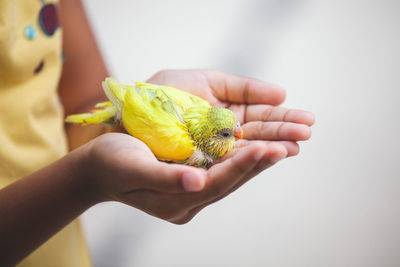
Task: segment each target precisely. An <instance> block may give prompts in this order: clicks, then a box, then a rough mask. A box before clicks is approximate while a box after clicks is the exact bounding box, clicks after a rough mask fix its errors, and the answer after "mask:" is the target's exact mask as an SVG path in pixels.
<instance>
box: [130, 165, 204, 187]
mask: <svg viewBox="0 0 400 267" xmlns="http://www.w3.org/2000/svg"><path fill="white" fill-rule="evenodd" d="M142 165H143V166H142V167H141V168H140V170H139V171H138V173H137V174H136V175H137V178H138V181H137V182H138V185H139V187H141V188H146V189H151V190H155V191H161V192H197V191H201V190H202V189H203V188H204V185H205V181H206V173H205V171H204V170H203V169H200V168H195V167H191V166H186V165H179V164H169V163H165V162H160V161H152V162H146V164H142Z"/></svg>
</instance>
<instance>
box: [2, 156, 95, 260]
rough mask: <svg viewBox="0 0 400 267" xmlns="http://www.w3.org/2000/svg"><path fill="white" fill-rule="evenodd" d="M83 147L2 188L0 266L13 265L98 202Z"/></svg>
mask: <svg viewBox="0 0 400 267" xmlns="http://www.w3.org/2000/svg"><path fill="white" fill-rule="evenodd" d="M83 150H84V148H81V149H80V150H76V151H73V152H71V153H70V154H68V155H67V156H66V157H64V158H62V159H60V160H58V161H56V162H55V163H53V164H51V165H49V166H47V167H46V168H43V169H41V170H39V171H37V172H35V173H33V174H31V175H29V176H27V177H24V178H22V179H21V180H19V181H17V182H15V183H13V184H11V185H9V186H7V187H5V188H3V189H2V190H0V218H1V219H0V237H1V238H0V251H1V254H2V256H1V257H0V266H11V265H14V264H16V263H17V262H18V261H20V260H22V259H23V258H24V257H26V256H27V255H28V254H29V253H30V252H32V251H33V250H35V249H36V248H37V247H39V246H40V245H41V244H42V243H44V242H45V241H46V240H47V239H49V238H50V237H51V236H52V235H54V234H55V233H57V232H58V231H60V230H61V229H62V228H63V227H64V226H66V225H67V224H68V223H70V222H71V221H72V220H73V219H75V218H76V217H77V216H79V215H80V214H81V213H82V212H83V211H85V210H86V209H87V208H89V207H90V206H92V205H94V204H95V203H96V200H95V197H94V194H93V193H91V189H90V184H89V183H88V182H87V181H88V179H87V177H85V175H84V173H82V171H81V170H82V168H81V167H80V164H81V162H82V160H83V159H82V157H83V154H84V153H83V152H82V151H83Z"/></svg>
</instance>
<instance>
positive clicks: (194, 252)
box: [83, 0, 400, 267]
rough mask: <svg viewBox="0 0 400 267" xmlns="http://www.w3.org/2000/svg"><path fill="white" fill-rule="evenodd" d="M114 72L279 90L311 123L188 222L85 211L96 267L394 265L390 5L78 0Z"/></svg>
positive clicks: (113, 209) (399, 43)
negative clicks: (216, 73) (271, 161)
mask: <svg viewBox="0 0 400 267" xmlns="http://www.w3.org/2000/svg"><path fill="white" fill-rule="evenodd" d="M84 4H85V8H86V10H87V12H88V15H89V17H90V20H91V24H92V26H93V29H94V31H95V33H96V35H97V38H98V41H99V44H100V47H101V49H102V52H103V55H104V57H105V60H106V62H107V63H108V66H109V70H110V73H111V74H112V75H113V76H115V77H116V78H117V79H118V80H121V81H125V82H129V81H133V80H139V81H140V80H142V81H144V80H146V79H147V78H149V77H150V76H151V75H152V74H154V73H155V72H157V71H158V70H161V69H165V68H178V69H181V68H216V69H220V70H223V71H226V72H231V73H235V74H240V75H246V76H250V77H255V78H258V79H261V80H265V81H269V82H272V83H275V84H279V85H282V86H283V87H285V88H286V90H287V100H286V101H285V103H284V106H287V107H291V108H300V109H306V110H310V111H312V112H314V114H315V115H316V118H317V121H316V124H315V126H314V127H313V136H312V138H311V140H310V141H308V142H305V143H302V144H301V152H300V155H299V156H297V157H294V158H290V159H287V160H285V161H283V162H280V163H278V164H277V165H276V166H274V167H273V168H271V169H269V170H267V171H265V172H263V173H262V174H260V175H259V176H257V177H255V178H254V179H253V180H251V181H250V182H248V183H247V184H245V185H244V186H243V187H242V188H240V189H239V190H238V191H236V192H235V193H233V194H232V195H230V196H228V197H226V198H225V199H223V200H221V201H219V202H217V203H216V204H214V205H212V206H210V207H208V208H206V209H205V210H203V211H202V212H200V214H198V215H197V217H195V218H194V219H193V221H191V222H190V223H188V224H186V225H181V226H178V225H173V224H170V223H167V222H164V221H161V220H159V219H156V218H153V217H151V216H149V215H147V214H145V213H143V212H141V211H138V210H135V209H133V208H130V207H128V206H125V205H122V204H117V203H103V204H100V205H97V206H95V207H93V208H91V209H90V210H88V211H87V212H86V213H85V214H84V215H83V220H84V228H85V231H86V236H87V240H88V243H89V246H90V250H91V254H92V257H93V261H94V263H95V266H98V267H102V266H141V267H142V266H304V267H306V266H307V267H310V266H312V267H313V266H341V267H343V266H352V267H356V266H360V267H361V266H362V267H368V266H383V267H389V266H393V267H394V266H400V231H399V230H400V194H399V192H400V181H399V178H400V163H399V156H398V151H399V150H400V139H399V132H400V126H399V123H400V119H399V115H400V112H399V111H400V110H399V107H398V105H399V104H398V102H399V100H400V93H399V91H400V86H399V84H400V73H399V70H400V51H399V48H400V30H399V26H400V2H399V1H396V0H393V1H389V0H387V1H378V0H376V1H362V0H359V1H345V0H342V1H316V0H314V1H311V0H310V1H301V0H268V1H266V0H263V1H262V0H229V1H228V0H224V1H212V0H203V1H183V0H181V1H178V0H175V1H161V0H158V1H156V0H147V1H123V0H114V1H106V0H85V1H84Z"/></svg>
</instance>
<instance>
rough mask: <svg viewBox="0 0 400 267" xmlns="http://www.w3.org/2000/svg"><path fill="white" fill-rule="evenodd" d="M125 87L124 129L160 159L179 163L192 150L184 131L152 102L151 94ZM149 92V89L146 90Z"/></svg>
mask: <svg viewBox="0 0 400 267" xmlns="http://www.w3.org/2000/svg"><path fill="white" fill-rule="evenodd" d="M140 89H141V90H139V93H137V92H136V89H133V88H129V89H128V90H127V92H126V94H125V99H124V107H123V110H122V118H123V119H122V122H123V124H124V127H125V129H126V130H127V131H128V132H129V133H130V134H131V135H133V136H135V137H136V138H138V139H140V140H142V141H143V142H144V143H145V144H146V145H147V146H149V148H150V149H151V151H152V152H153V153H154V155H155V156H156V157H157V158H159V159H162V160H171V161H181V160H185V159H187V158H188V157H189V156H190V155H191V154H192V153H193V151H194V150H195V147H194V144H193V141H192V139H191V137H190V135H189V133H188V130H187V128H186V126H185V124H183V123H182V122H181V121H179V119H178V118H177V117H176V116H175V115H174V114H173V113H170V112H167V111H165V110H164V109H163V106H162V103H160V102H158V101H155V100H154V98H153V97H152V96H151V94H150V93H151V91H150V92H149V90H146V88H140ZM149 89H150V88H149Z"/></svg>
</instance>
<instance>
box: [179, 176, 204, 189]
mask: <svg viewBox="0 0 400 267" xmlns="http://www.w3.org/2000/svg"><path fill="white" fill-rule="evenodd" d="M182 184H183V188H184V189H185V191H187V192H198V191H201V190H202V189H203V187H204V181H203V179H202V178H201V177H200V176H198V175H195V174H193V173H190V172H187V173H184V174H183V176H182Z"/></svg>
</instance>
